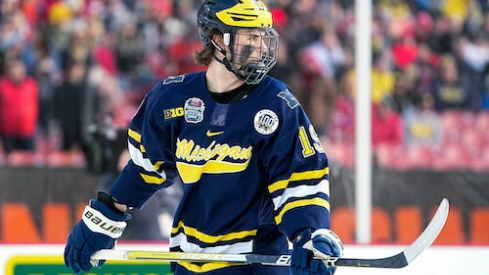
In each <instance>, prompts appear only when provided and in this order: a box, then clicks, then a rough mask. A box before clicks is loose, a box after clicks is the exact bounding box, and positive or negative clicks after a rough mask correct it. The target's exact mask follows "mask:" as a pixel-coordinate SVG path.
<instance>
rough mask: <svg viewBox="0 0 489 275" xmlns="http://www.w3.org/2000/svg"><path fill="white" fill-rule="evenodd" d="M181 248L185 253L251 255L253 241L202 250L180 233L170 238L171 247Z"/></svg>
mask: <svg viewBox="0 0 489 275" xmlns="http://www.w3.org/2000/svg"><path fill="white" fill-rule="evenodd" d="M177 246H180V249H182V250H183V251H185V252H198V253H250V252H253V240H250V241H246V242H239V243H234V244H227V245H218V246H213V247H206V248H202V247H200V246H199V245H197V244H194V243H191V242H189V241H188V240H187V237H186V236H185V234H183V233H180V234H178V235H176V236H174V237H171V238H170V247H177Z"/></svg>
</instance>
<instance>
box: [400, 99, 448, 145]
mask: <svg viewBox="0 0 489 275" xmlns="http://www.w3.org/2000/svg"><path fill="white" fill-rule="evenodd" d="M434 107H435V105H434V101H433V97H432V96H431V94H429V93H424V94H423V95H422V97H421V102H420V104H419V106H410V107H408V108H407V109H406V110H405V111H404V112H403V114H402V118H403V123H404V144H406V145H413V144H415V145H429V146H433V148H434V147H438V146H439V145H440V144H441V139H442V130H443V129H442V121H441V118H440V115H439V114H438V113H437V112H436V110H435V108H434Z"/></svg>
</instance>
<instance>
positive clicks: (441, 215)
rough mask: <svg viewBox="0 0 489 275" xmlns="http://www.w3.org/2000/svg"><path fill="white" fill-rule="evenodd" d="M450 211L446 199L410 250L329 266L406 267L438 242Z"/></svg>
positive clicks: (341, 260)
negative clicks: (437, 239) (384, 256)
mask: <svg viewBox="0 0 489 275" xmlns="http://www.w3.org/2000/svg"><path fill="white" fill-rule="evenodd" d="M448 210H449V203H448V199H446V198H444V199H443V200H442V201H441V203H440V205H439V206H438V209H437V210H436V213H435V215H434V216H433V218H432V219H431V221H430V223H429V224H428V226H427V227H426V228H425V230H424V231H423V232H422V233H421V235H419V236H418V238H417V239H416V240H415V241H414V242H413V243H412V244H411V245H410V246H409V247H408V248H406V249H405V250H404V251H402V252H401V253H399V254H396V255H394V256H391V257H387V258H380V259H349V258H331V259H329V260H328V265H331V266H355V267H377V268H402V267H405V266H407V265H408V264H409V263H411V262H412V261H413V260H414V259H415V258H416V257H417V256H418V255H419V254H421V252H423V251H424V250H425V249H426V248H428V247H429V246H430V245H431V244H432V243H433V242H434V241H435V240H436V238H437V237H438V234H440V231H441V230H442V229H443V226H445V222H446V221H447V217H448Z"/></svg>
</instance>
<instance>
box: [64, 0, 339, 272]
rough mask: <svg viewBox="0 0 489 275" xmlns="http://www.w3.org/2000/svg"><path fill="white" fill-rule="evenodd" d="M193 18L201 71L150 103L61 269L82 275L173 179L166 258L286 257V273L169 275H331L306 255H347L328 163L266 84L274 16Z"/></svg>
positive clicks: (225, 6) (236, 13)
mask: <svg viewBox="0 0 489 275" xmlns="http://www.w3.org/2000/svg"><path fill="white" fill-rule="evenodd" d="M197 17H198V18H197V19H198V20H197V21H198V27H199V31H200V37H201V40H202V43H203V45H204V49H203V50H202V51H200V52H197V53H196V56H195V57H196V60H197V61H198V62H199V63H201V64H205V65H207V66H208V69H207V70H206V71H205V72H198V73H189V74H185V75H181V76H175V77H169V78H167V79H165V80H163V81H161V82H159V83H157V84H156V86H155V87H154V88H153V89H152V90H151V91H150V92H149V93H148V95H147V96H146V98H145V99H144V101H143V102H142V104H141V106H140V108H139V110H138V112H137V113H136V115H135V117H134V118H133V120H132V122H131V124H130V127H129V130H128V133H129V142H128V145H129V151H130V154H131V157H132V160H131V161H129V163H128V164H127V166H126V167H125V169H124V170H123V171H122V172H121V174H120V176H119V177H118V179H117V180H116V181H115V182H114V184H113V185H112V187H111V189H110V192H109V193H110V194H105V193H99V195H98V198H97V199H94V200H90V203H89V205H88V206H87V207H86V209H85V212H84V213H83V215H82V219H81V221H80V222H79V223H78V224H77V225H76V226H75V227H74V228H73V231H72V232H71V234H70V236H69V237H68V241H67V245H66V248H65V255H64V257H65V263H66V265H67V266H69V267H71V268H72V269H73V271H75V272H79V271H80V270H84V271H88V270H89V269H90V268H91V264H90V256H91V255H92V254H93V253H94V252H96V251H97V250H100V249H105V248H112V247H113V246H114V243H115V241H116V239H117V238H118V237H120V236H121V234H122V232H123V230H124V228H125V226H126V221H128V220H129V219H130V215H129V214H128V213H127V212H128V210H130V209H132V208H136V209H140V208H142V207H143V205H144V203H145V201H147V200H148V199H149V198H150V197H151V196H152V195H153V194H154V193H155V192H157V191H158V190H159V189H160V188H164V187H167V186H169V185H171V184H172V183H173V182H175V181H176V179H177V178H180V179H181V182H182V184H183V190H184V194H183V197H182V199H181V201H180V204H179V207H178V210H177V212H176V214H175V217H174V221H173V225H172V233H171V239H170V244H169V246H170V250H172V251H185V252H210V253H259V254H272V255H275V254H283V253H287V252H289V242H288V241H290V242H291V243H292V244H293V247H292V259H291V268H289V267H277V266H265V265H255V264H229V263H193V262H178V264H173V265H172V267H173V270H174V272H175V274H176V275H183V274H208V275H211V274H212V275H220V274H223V275H224V274H225V275H233V274H247V275H250V274H263V275H279V274H290V272H291V271H292V273H293V274H302V275H306V274H318V275H319V274H333V273H334V271H335V269H334V268H330V267H327V266H326V265H324V264H323V262H322V261H320V260H318V259H316V258H314V257H313V254H316V255H321V256H322V257H323V258H325V257H328V256H331V255H332V256H340V255H341V254H342V250H343V247H342V244H341V241H340V240H339V238H338V237H337V236H336V235H335V234H334V233H333V232H332V231H330V230H329V229H328V228H329V226H330V202H329V181H328V172H329V171H328V160H327V157H326V154H325V152H324V150H323V148H322V147H321V144H320V141H319V138H318V136H317V134H316V132H315V130H314V128H313V126H312V125H311V123H310V121H309V119H308V118H307V116H306V114H305V113H304V110H303V109H302V107H301V105H300V104H299V102H297V100H296V98H295V97H294V94H293V92H292V91H291V90H290V88H289V87H287V86H286V85H285V84H284V83H282V82H280V81H278V80H276V79H273V78H271V77H269V76H267V73H268V72H269V71H270V69H271V68H272V67H273V66H274V65H275V63H276V58H277V52H278V45H279V43H278V39H279V38H278V34H277V33H276V31H275V30H274V29H273V27H272V16H271V14H270V12H269V11H268V9H267V8H266V6H265V5H264V4H263V3H262V2H261V1H257V0H205V1H204V2H203V3H202V5H201V7H200V9H199V11H198V14H197ZM306 244H307V245H306ZM102 263H103V262H101V263H100V264H102Z"/></svg>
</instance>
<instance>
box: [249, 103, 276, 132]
mask: <svg viewBox="0 0 489 275" xmlns="http://www.w3.org/2000/svg"><path fill="white" fill-rule="evenodd" d="M278 125H279V119H278V116H277V114H276V113H275V112H274V111H272V110H269V109H263V110H260V111H258V112H257V113H256V114H255V118H254V119H253V126H254V127H255V130H256V131H257V132H258V133H260V134H262V135H270V134H272V133H273V132H275V131H276V130H277V128H278Z"/></svg>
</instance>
